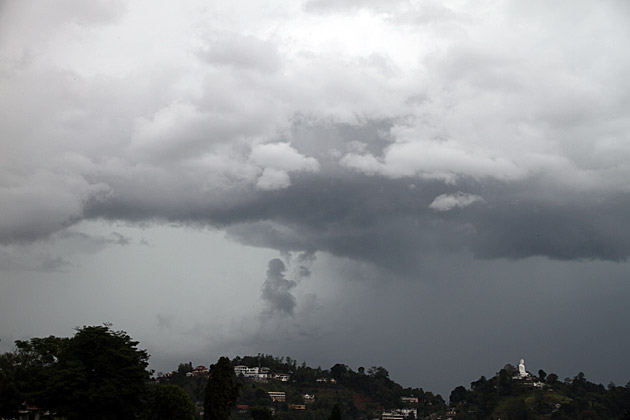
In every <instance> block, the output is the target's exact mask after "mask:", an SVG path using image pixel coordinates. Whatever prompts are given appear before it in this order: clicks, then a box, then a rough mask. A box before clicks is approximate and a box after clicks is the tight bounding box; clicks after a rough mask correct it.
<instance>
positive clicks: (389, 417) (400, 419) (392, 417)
mask: <svg viewBox="0 0 630 420" xmlns="http://www.w3.org/2000/svg"><path fill="white" fill-rule="evenodd" d="M412 415H413V418H416V419H417V418H418V410H416V409H415V408H396V409H394V410H386V411H383V414H382V415H381V420H404V419H406V418H407V417H410V416H412Z"/></svg>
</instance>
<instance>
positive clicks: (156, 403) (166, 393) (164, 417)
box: [141, 384, 195, 420]
mask: <svg viewBox="0 0 630 420" xmlns="http://www.w3.org/2000/svg"><path fill="white" fill-rule="evenodd" d="M141 419H142V420H194V419H195V405H194V404H193V402H192V401H191V399H190V397H189V396H188V394H186V392H184V390H183V389H181V388H180V387H178V386H175V385H160V384H157V385H153V386H152V389H151V391H150V392H149V394H148V400H147V404H146V409H145V411H144V413H143V414H142V416H141Z"/></svg>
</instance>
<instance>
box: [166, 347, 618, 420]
mask: <svg viewBox="0 0 630 420" xmlns="http://www.w3.org/2000/svg"><path fill="white" fill-rule="evenodd" d="M232 365H233V366H234V368H235V373H236V379H235V380H236V381H237V382H238V383H240V384H241V387H242V388H241V393H240V396H239V398H238V401H237V406H236V408H235V411H234V417H235V418H237V419H241V420H245V419H252V418H254V419H255V420H264V419H271V418H276V419H283V420H297V419H301V420H320V419H327V418H328V416H329V415H330V413H331V410H332V407H333V406H334V404H339V406H340V408H341V412H342V415H343V418H344V419H356V420H367V419H382V420H405V419H413V418H418V419H421V418H422V419H453V420H462V419H464V420H469V419H475V420H481V419H503V420H512V419H514V420H529V419H531V420H546V419H557V420H565V419H593V420H597V419H629V420H630V383H629V384H628V385H626V386H623V387H622V386H616V385H614V384H612V383H611V384H609V385H608V386H607V387H604V386H603V385H601V384H594V383H591V382H589V381H588V380H586V378H585V376H584V374H583V373H579V374H578V375H576V376H575V377H574V378H566V379H565V380H564V381H559V380H558V377H557V375H555V374H553V373H552V374H549V375H547V374H546V373H545V372H544V371H542V370H540V371H539V373H538V375H532V374H529V373H527V374H526V375H519V370H518V369H517V368H516V367H514V366H512V365H509V364H508V365H505V366H504V367H503V368H502V369H500V370H499V372H497V374H496V375H495V376H494V377H492V378H489V379H488V378H485V377H483V376H482V377H481V378H479V379H478V380H477V381H474V382H472V383H471V384H470V387H469V388H466V387H464V386H458V387H456V388H455V389H454V390H453V391H452V392H451V394H450V396H449V401H448V403H447V402H446V401H444V399H443V398H442V397H441V396H440V395H436V394H433V393H432V392H429V391H424V390H423V389H422V388H403V387H402V386H400V385H399V384H397V383H396V382H394V381H393V380H391V379H390V378H389V373H388V371H387V370H386V369H385V368H383V367H371V368H369V369H367V370H366V369H364V368H362V367H360V368H358V370H357V371H356V372H355V371H353V370H352V369H351V368H349V367H348V366H346V365H343V364H336V365H334V366H332V367H331V368H330V369H321V368H319V367H318V368H312V367H309V366H307V365H306V364H305V363H302V364H301V365H298V364H297V363H296V361H295V360H292V359H291V358H289V357H286V358H276V357H273V356H271V355H265V354H259V355H257V356H245V357H236V358H234V359H233V360H232ZM204 369H205V367H203V366H199V367H197V368H193V366H192V363H188V364H180V366H179V368H178V370H177V371H175V372H170V373H169V374H167V375H163V376H160V377H159V378H158V381H159V382H161V383H170V384H175V385H179V386H181V387H182V388H183V389H184V390H185V391H186V392H187V393H188V394H189V395H190V396H191V398H192V399H193V401H195V402H196V403H197V405H198V407H201V405H202V402H203V395H204V394H203V390H204V387H205V381H206V376H207V370H205V371H204Z"/></svg>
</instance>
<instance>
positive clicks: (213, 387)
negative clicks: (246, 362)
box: [203, 357, 240, 420]
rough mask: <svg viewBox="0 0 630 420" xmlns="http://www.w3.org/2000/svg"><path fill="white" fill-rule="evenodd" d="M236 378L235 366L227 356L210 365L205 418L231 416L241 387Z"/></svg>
mask: <svg viewBox="0 0 630 420" xmlns="http://www.w3.org/2000/svg"><path fill="white" fill-rule="evenodd" d="M235 379H236V378H235V376H234V368H233V367H232V363H231V362H230V359H228V358H227V357H221V358H219V360H218V361H217V362H216V363H215V364H213V365H210V370H209V373H208V383H207V385H206V396H205V400H204V405H203V408H204V415H203V418H204V419H206V420H228V419H229V418H230V417H231V414H232V408H233V407H234V404H235V403H236V399H237V398H238V393H239V389H240V384H237V383H236V382H235Z"/></svg>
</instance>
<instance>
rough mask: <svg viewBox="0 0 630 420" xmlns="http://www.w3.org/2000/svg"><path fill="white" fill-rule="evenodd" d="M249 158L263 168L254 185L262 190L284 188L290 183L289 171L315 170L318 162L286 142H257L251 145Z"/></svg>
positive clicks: (317, 168)
mask: <svg viewBox="0 0 630 420" xmlns="http://www.w3.org/2000/svg"><path fill="white" fill-rule="evenodd" d="M250 159H251V160H252V161H253V162H254V163H255V164H256V165H258V166H259V167H262V168H263V171H262V174H261V175H260V177H259V178H258V181H257V182H256V186H257V187H258V188H260V189H262V190H276V189H284V188H287V187H288V186H289V185H291V179H290V177H289V172H299V171H303V172H317V171H318V170H319V162H318V161H317V159H315V158H312V157H306V156H304V155H302V154H300V153H299V152H298V151H297V150H295V149H294V148H293V147H291V145H290V144H288V143H269V144H258V145H255V146H254V147H252V152H251V155H250Z"/></svg>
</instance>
